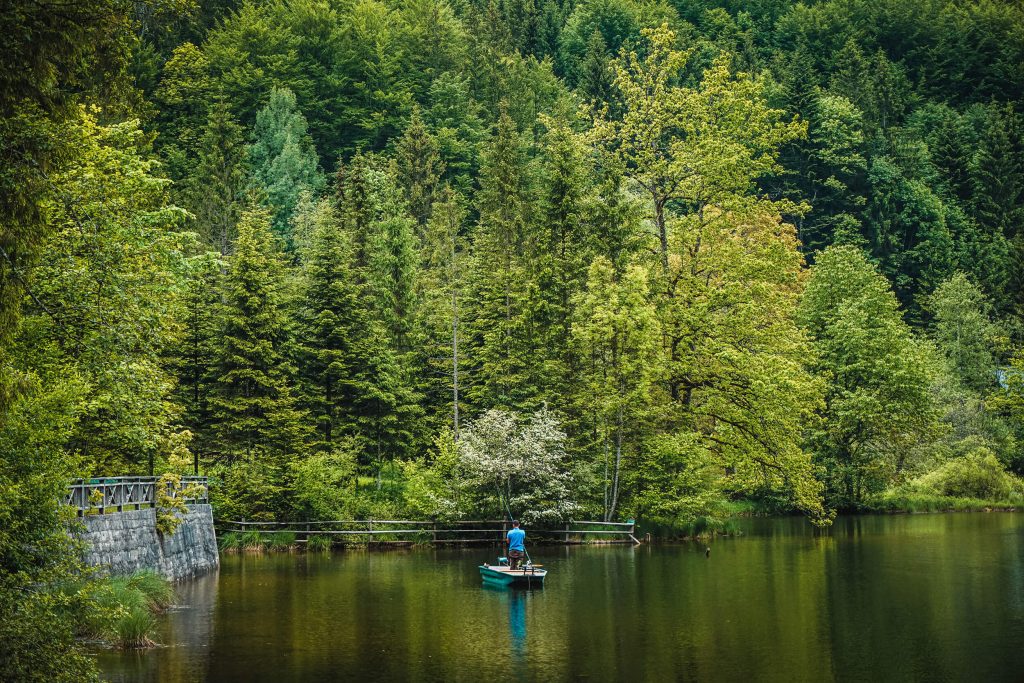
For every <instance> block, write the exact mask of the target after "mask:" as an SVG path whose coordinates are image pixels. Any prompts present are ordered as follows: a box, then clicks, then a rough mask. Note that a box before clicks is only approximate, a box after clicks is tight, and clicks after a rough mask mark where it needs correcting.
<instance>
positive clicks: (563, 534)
mask: <svg viewBox="0 0 1024 683" xmlns="http://www.w3.org/2000/svg"><path fill="white" fill-rule="evenodd" d="M510 528H511V526H510V524H509V522H508V521H506V520H501V519H496V520H495V519H489V520H459V521H447V522H443V521H437V520H432V521H422V520H383V519H365V520H331V521H317V522H249V521H245V520H230V521H227V520H225V521H220V522H217V531H218V532H219V533H245V532H249V531H257V532H259V533H260V534H294V535H295V539H296V542H298V543H305V542H306V541H308V540H309V538H310V537H311V536H329V537H341V538H346V537H348V538H354V539H358V540H367V541H371V542H373V543H377V544H386V543H395V544H408V543H417V542H422V543H427V542H429V543H434V544H439V545H447V544H452V545H455V544H486V543H501V542H503V541H504V540H505V534H506V533H508V530H509V529H510ZM524 528H525V529H526V531H527V533H528V534H529V537H530V538H531V539H532V540H534V541H542V542H544V541H547V542H556V543H563V544H570V545H571V544H581V543H594V542H600V543H633V544H639V543H640V541H639V540H637V538H636V535H635V534H636V523H635V522H632V521H630V522H594V521H576V520H571V521H568V522H565V523H564V524H562V525H558V526H551V525H549V526H547V527H537V528H535V527H532V526H531V527H524Z"/></svg>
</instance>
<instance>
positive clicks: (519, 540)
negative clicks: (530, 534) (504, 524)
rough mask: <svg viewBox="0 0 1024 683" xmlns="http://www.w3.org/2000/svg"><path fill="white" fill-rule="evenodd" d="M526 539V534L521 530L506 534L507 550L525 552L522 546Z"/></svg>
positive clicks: (517, 529)
mask: <svg viewBox="0 0 1024 683" xmlns="http://www.w3.org/2000/svg"><path fill="white" fill-rule="evenodd" d="M524 538H526V532H525V531H523V530H522V529H519V528H515V529H512V530H511V531H509V532H508V549H509V550H526V547H525V546H524V545H523V539H524Z"/></svg>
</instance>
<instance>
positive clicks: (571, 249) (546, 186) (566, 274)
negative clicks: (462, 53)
mask: <svg viewBox="0 0 1024 683" xmlns="http://www.w3.org/2000/svg"><path fill="white" fill-rule="evenodd" d="M544 121H545V123H546V124H547V126H548V130H547V132H546V133H545V135H544V139H543V142H542V145H543V155H542V157H541V169H540V173H539V181H540V182H539V183H538V185H539V186H540V192H539V194H540V201H539V202H538V204H539V205H538V207H537V211H536V217H535V220H534V221H532V223H531V225H530V228H529V229H530V240H529V244H528V245H527V251H528V254H529V258H528V259H527V264H528V272H529V275H530V280H531V282H532V283H533V285H534V286H533V287H531V293H530V301H529V306H530V320H531V327H532V328H534V329H535V330H536V331H537V335H538V337H539V342H540V343H539V348H538V354H537V355H538V358H537V360H538V361H539V363H540V364H542V366H543V369H542V371H541V375H540V380H541V381H542V382H543V384H542V386H541V387H540V389H541V393H542V394H543V395H544V396H545V399H546V400H548V401H550V402H552V403H554V402H556V401H558V400H559V397H561V396H565V395H566V394H567V393H568V384H569V381H570V378H571V376H572V374H573V372H574V370H575V362H574V354H573V353H572V348H571V344H570V343H569V336H570V326H571V320H572V300H573V297H574V296H576V295H577V294H578V293H579V292H580V291H582V290H583V288H584V282H585V280H586V268H587V265H588V264H589V262H590V260H591V258H592V256H593V253H594V252H593V244H592V240H591V237H590V235H589V234H588V231H587V229H586V225H585V222H584V221H585V202H586V200H587V199H588V194H589V190H590V188H589V186H588V180H589V174H588V160H587V157H586V147H585V143H584V141H583V140H582V139H581V138H580V136H578V135H577V134H575V133H574V132H573V131H572V129H571V128H570V127H569V125H568V123H567V122H566V121H565V120H564V119H562V118H557V119H556V118H547V117H545V118H544Z"/></svg>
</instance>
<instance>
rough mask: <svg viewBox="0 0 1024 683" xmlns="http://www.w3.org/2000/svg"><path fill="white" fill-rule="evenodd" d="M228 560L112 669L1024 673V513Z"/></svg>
mask: <svg viewBox="0 0 1024 683" xmlns="http://www.w3.org/2000/svg"><path fill="white" fill-rule="evenodd" d="M492 553H493V551H492V550H490V549H486V548H477V549H469V550H431V549H415V550H410V551H389V552H365V551H353V552H347V553H338V554H335V555H329V556H322V555H309V556H305V555H271V556H263V557H254V556H228V557H225V558H224V561H223V567H222V568H221V571H220V575H219V576H218V577H207V578H205V579H201V580H198V581H195V582H192V583H189V584H186V585H184V586H182V588H181V590H180V594H181V602H182V603H183V606H182V607H181V608H179V609H177V610H175V611H174V612H172V613H171V614H170V615H169V616H168V617H167V618H165V619H164V634H163V642H164V643H166V644H167V646H166V647H163V648H159V649H156V650H150V651H147V652H144V653H104V654H102V655H101V658H100V662H101V666H102V668H103V670H104V672H105V674H106V676H107V677H108V678H109V679H111V680H113V681H166V682H168V683H181V682H186V681H189V682H191V681H215V682H218V683H220V682H224V683H233V682H236V681H272V682H274V683H289V682H291V681H343V680H352V681H387V680H414V681H487V680H492V681H501V680H511V681H561V680H581V681H606V680H629V681H679V680H701V681H747V682H750V683H753V682H755V681H829V680H839V681H911V680H917V681H925V680H926V681H1024V514H1020V513H993V514H984V513H976V514H949V515H914V516H905V515H904V516H887V517H858V518H846V519H839V520H837V522H836V524H835V526H834V527H833V528H832V529H831V530H830V531H828V532H827V533H825V534H815V533H814V531H813V530H812V529H811V527H810V525H809V524H807V523H806V522H805V521H804V520H802V519H783V520H751V521H749V522H748V523H747V524H746V534H745V535H744V536H741V537H737V538H730V539H721V540H716V541H714V542H712V543H711V556H710V557H709V558H708V557H705V554H704V552H703V546H697V545H696V544H684V545H673V546H653V547H650V546H643V547H639V548H636V549H631V548H628V547H609V546H605V547H570V548H564V547H548V548H534V549H533V550H531V553H532V555H533V557H534V560H535V561H537V562H543V563H544V564H545V565H546V566H547V568H548V569H549V570H550V574H549V576H548V585H547V586H546V587H545V588H544V589H543V590H534V591H520V590H495V589H488V588H483V587H482V586H481V582H480V579H479V574H478V572H477V569H476V565H477V564H479V563H480V562H482V561H484V560H488V559H490V555H491V554H492Z"/></svg>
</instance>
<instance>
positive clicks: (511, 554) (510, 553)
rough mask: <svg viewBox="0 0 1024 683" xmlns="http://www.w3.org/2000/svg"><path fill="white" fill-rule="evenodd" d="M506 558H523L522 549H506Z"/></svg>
mask: <svg viewBox="0 0 1024 683" xmlns="http://www.w3.org/2000/svg"><path fill="white" fill-rule="evenodd" d="M508 559H510V560H521V559H523V551H522V550H509V551H508Z"/></svg>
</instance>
